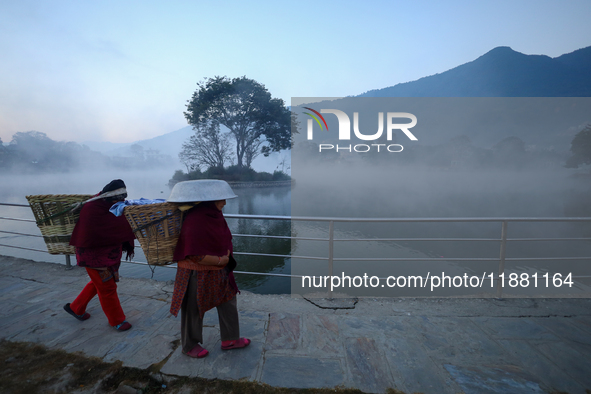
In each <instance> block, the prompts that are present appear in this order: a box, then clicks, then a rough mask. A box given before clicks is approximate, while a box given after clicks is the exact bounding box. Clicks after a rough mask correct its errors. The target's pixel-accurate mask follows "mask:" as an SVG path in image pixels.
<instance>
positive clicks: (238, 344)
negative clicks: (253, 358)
mask: <svg viewBox="0 0 591 394" xmlns="http://www.w3.org/2000/svg"><path fill="white" fill-rule="evenodd" d="M248 345H250V339H248V338H240V339H235V340H233V341H222V350H231V349H242V348H243V347H247V346H248Z"/></svg>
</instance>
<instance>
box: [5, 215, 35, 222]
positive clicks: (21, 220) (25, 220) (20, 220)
mask: <svg viewBox="0 0 591 394" xmlns="http://www.w3.org/2000/svg"><path fill="white" fill-rule="evenodd" d="M0 219H4V220H16V221H19V222H33V223H36V221H35V220H33V219H18V218H8V217H5V216H0Z"/></svg>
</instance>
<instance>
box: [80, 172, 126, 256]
mask: <svg viewBox="0 0 591 394" xmlns="http://www.w3.org/2000/svg"><path fill="white" fill-rule="evenodd" d="M124 187H125V183H124V182H123V181H122V180H121V179H115V180H114V181H111V182H110V183H109V184H108V185H106V186H105V187H104V188H103V190H102V191H101V192H100V193H99V194H98V195H101V194H103V193H107V192H110V191H113V190H117V189H121V188H124ZM113 199H115V200H116V199H117V198H116V197H115V198H104V199H99V200H95V201H90V202H88V203H86V204H84V205H83V206H82V210H81V211H80V218H79V219H78V222H76V226H75V227H74V231H73V232H72V237H71V238H70V245H73V246H76V247H81V248H88V247H98V246H111V245H122V246H123V249H124V250H125V251H126V252H127V254H128V257H129V258H131V256H132V255H133V240H134V239H135V235H134V234H133V231H132V230H131V226H130V225H129V223H128V222H127V219H126V218H125V216H119V217H117V216H115V215H113V214H112V213H111V212H109V208H111V206H112V205H113V201H112V200H113Z"/></svg>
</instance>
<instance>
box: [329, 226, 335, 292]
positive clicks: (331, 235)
mask: <svg viewBox="0 0 591 394" xmlns="http://www.w3.org/2000/svg"><path fill="white" fill-rule="evenodd" d="M333 248H334V221H332V220H331V221H330V222H329V223H328V276H329V278H331V279H330V281H331V283H332V258H333ZM328 298H332V287H330V288H329V290H328Z"/></svg>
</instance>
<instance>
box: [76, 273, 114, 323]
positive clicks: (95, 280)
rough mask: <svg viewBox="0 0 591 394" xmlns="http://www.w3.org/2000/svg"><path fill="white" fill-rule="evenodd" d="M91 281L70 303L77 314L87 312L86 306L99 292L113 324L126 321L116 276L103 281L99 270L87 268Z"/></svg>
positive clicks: (108, 317)
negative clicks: (118, 293)
mask: <svg viewBox="0 0 591 394" xmlns="http://www.w3.org/2000/svg"><path fill="white" fill-rule="evenodd" d="M86 272H88V276H90V282H88V284H87V285H86V286H85V287H84V289H83V290H82V292H80V294H79V295H78V297H76V299H75V300H74V302H72V303H71V304H70V308H72V311H74V313H75V314H77V315H83V314H84V313H85V312H86V306H87V305H88V303H89V302H90V300H92V299H93V298H94V296H95V295H97V294H98V297H99V301H100V303H101V307H102V308H103V312H105V315H106V316H107V319H109V324H110V325H111V326H116V325H118V324H121V323H123V322H124V321H125V313H123V309H122V308H121V303H120V302H119V296H118V295H117V283H116V282H115V279H114V278H111V279H109V280H108V281H106V282H103V280H102V278H101V275H100V273H99V271H97V270H95V269H92V268H86Z"/></svg>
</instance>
